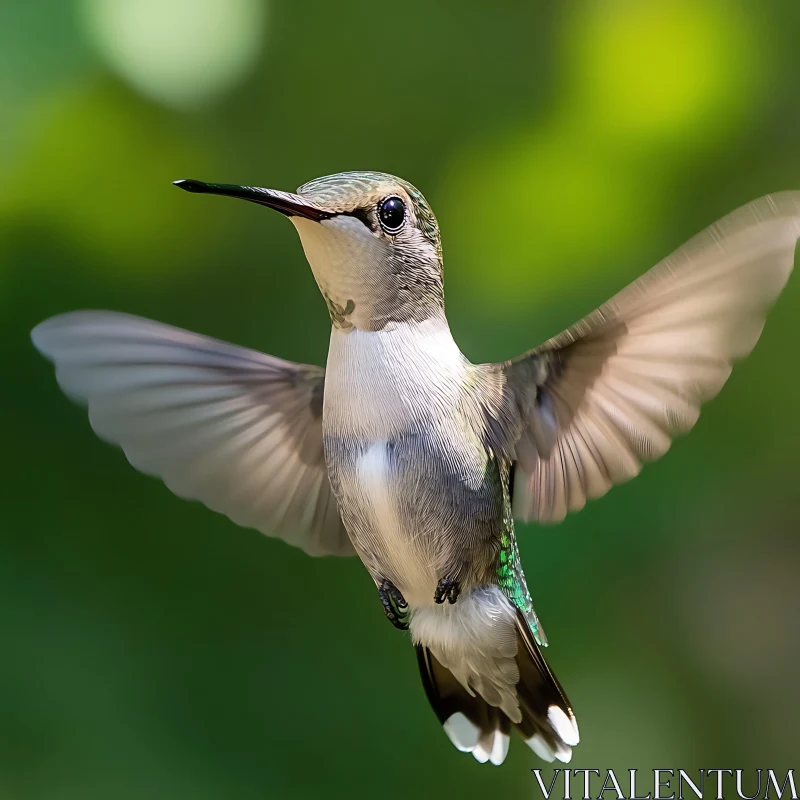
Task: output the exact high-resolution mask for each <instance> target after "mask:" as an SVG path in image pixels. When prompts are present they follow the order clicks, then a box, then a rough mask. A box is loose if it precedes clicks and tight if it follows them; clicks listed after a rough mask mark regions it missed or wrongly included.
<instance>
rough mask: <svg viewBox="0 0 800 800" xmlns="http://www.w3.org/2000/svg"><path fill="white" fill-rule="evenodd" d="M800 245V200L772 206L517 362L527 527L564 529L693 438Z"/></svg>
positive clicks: (746, 216) (781, 197) (775, 200)
mask: <svg viewBox="0 0 800 800" xmlns="http://www.w3.org/2000/svg"><path fill="white" fill-rule="evenodd" d="M798 236H800V192H782V193H780V194H775V195H769V196H767V197H762V198H761V199H760V200H756V201H755V202H753V203H750V204H748V205H746V206H744V207H743V208H740V209H739V210H738V211H734V212H733V213H732V214H729V215H728V216H727V217H725V218H724V219H722V220H720V221H719V222H718V223H716V224H715V225H712V226H711V227H710V228H708V229H706V230H705V231H703V232H702V233H699V234H698V235H697V236H695V237H694V238H693V239H691V240H690V241H689V242H688V243H687V244H685V245H684V246H683V247H681V248H680V249H679V250H677V251H676V252H675V253H673V254H672V255H671V256H670V257H669V258H667V259H665V260H664V261H662V262H661V263H660V264H658V265H656V266H655V267H653V268H652V269H651V270H650V271H649V272H647V273H646V274H645V275H643V276H642V277H641V278H639V280H637V281H634V282H633V283H632V284H631V285H630V286H628V287H627V288H626V289H623V290H622V291H621V292H620V293H619V294H617V295H616V296H615V297H612V298H611V300H609V301H608V302H607V303H605V305H602V306H600V308H598V309H597V311H595V312H593V313H592V314H590V315H589V316H587V317H585V318H584V319H583V320H581V321H580V322H578V323H577V324H576V325H573V326H572V327H571V328H569V329H567V330H566V331H564V332H563V333H561V334H559V335H558V336H556V337H554V338H553V339H550V341H548V342H545V343H544V344H543V345H541V346H540V347H537V348H536V349H535V350H531V351H530V352H528V353H525V354H524V355H522V356H520V357H519V358H516V359H514V360H513V361H509V362H506V364H504V365H503V370H504V371H505V374H506V378H507V381H508V387H509V389H510V390H511V393H512V395H513V397H514V401H515V405H516V408H517V411H518V414H519V418H518V419H519V422H520V423H521V428H522V435H521V436H520V438H519V440H518V441H517V443H516V463H517V466H516V471H515V481H514V515H515V516H516V517H517V518H518V519H522V520H537V521H539V522H558V521H559V520H561V519H563V518H564V516H565V515H566V514H567V512H568V511H577V510H578V509H580V508H582V507H583V505H584V504H585V503H586V501H587V499H590V498H593V497H600V496H601V495H603V494H605V493H606V492H607V491H608V490H609V489H610V488H611V486H612V485H613V484H615V483H621V482H622V481H625V480H628V479H630V478H632V477H633V476H634V475H636V474H637V473H638V472H639V469H640V468H641V464H642V463H643V462H645V461H652V460H654V459H656V458H659V457H660V456H662V455H663V454H664V453H665V452H666V451H667V449H668V448H669V446H670V442H671V439H672V437H673V436H675V435H678V434H681V433H685V432H686V431H688V430H689V429H690V428H691V427H692V426H693V425H694V423H695V422H696V421H697V418H698V415H699V413H700V404H701V403H703V402H705V401H706V400H709V399H711V398H712V397H714V395H716V393H717V392H718V391H719V390H720V389H721V388H722V385H723V384H724V383H725V381H726V379H727V378H728V375H729V374H730V371H731V363H732V362H733V361H734V360H735V359H737V358H741V357H742V356H745V355H747V353H749V352H750V350H751V349H752V348H753V346H754V345H755V343H756V341H757V340H758V337H759V335H760V334H761V329H762V327H763V326H764V317H765V315H766V312H767V309H768V308H769V306H770V305H771V304H772V303H773V301H774V300H775V298H776V297H777V296H778V293H779V292H780V291H781V289H782V288H783V287H784V285H785V284H786V281H787V279H788V278H789V273H790V272H791V271H792V265H793V264H794V253H795V246H796V244H797V239H798Z"/></svg>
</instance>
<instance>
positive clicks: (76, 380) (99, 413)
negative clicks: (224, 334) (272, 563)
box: [31, 311, 354, 555]
mask: <svg viewBox="0 0 800 800" xmlns="http://www.w3.org/2000/svg"><path fill="white" fill-rule="evenodd" d="M31 336H32V338H33V342H34V344H35V345H36V347H37V348H38V349H39V350H40V351H41V352H42V353H43V354H44V355H45V356H46V357H47V358H48V359H50V360H51V361H52V362H53V363H54V364H55V366H56V377H57V379H58V382H59V384H60V385H61V388H62V389H63V390H64V392H66V394H67V395H69V396H70V397H72V398H73V399H75V400H77V401H79V402H82V403H88V406H89V420H90V422H91V425H92V427H93V428H94V430H95V432H96V433H97V434H98V435H99V436H100V437H102V438H103V439H106V440H107V441H110V442H113V443H114V444H118V445H120V446H121V447H122V449H123V450H124V451H125V454H126V455H127V457H128V460H129V461H130V462H131V464H132V465H133V466H134V467H136V468H137V469H139V470H141V471H142V472H146V473H148V474H151V475H157V476H159V477H161V478H162V479H163V480H164V483H165V484H166V485H167V486H168V487H169V488H170V489H171V490H172V491H173V492H174V493H175V494H177V495H178V496H180V497H185V498H191V499H196V500H201V501H202V502H203V503H204V504H205V505H207V506H208V507H209V508H211V509H213V510H214V511H219V512H221V513H223V514H225V515H227V516H228V517H230V518H231V519H232V520H233V521H234V522H236V523H237V524H239V525H243V526H245V527H250V528H256V529H258V530H260V531H261V532H262V533H265V534H268V535H270V536H278V537H280V538H281V539H283V540H285V541H287V542H289V543H290V544H293V545H296V546H297V547H300V548H302V549H303V550H305V551H306V552H307V553H309V554H311V555H352V554H353V552H354V551H353V548H352V545H351V544H350V540H349V539H348V536H347V533H346V532H345V529H344V526H343V525H342V522H341V519H340V517H339V509H338V506H337V504H336V499H335V498H334V496H333V492H332V490H331V485H330V481H329V479H328V473H327V470H326V468H325V460H324V456H323V451H322V424H321V423H322V393H323V383H324V378H325V371H324V370H323V369H321V368H320V367H312V366H306V365H303V364H293V363H291V362H289V361H283V360H281V359H278V358H273V357H272V356H267V355H264V354H262V353H258V352H256V351H254V350H247V349H245V348H243V347H237V346H235V345H231V344H226V343H225V342H221V341H218V340H217V339H211V338H209V337H206V336H200V335H198V334H195V333H189V332H188V331H183V330H180V329H179V328H173V327H171V326H169V325H163V324H161V323H158V322H153V321H151V320H147V319H142V318H141V317H134V316H131V315H128V314H118V313H113V312H109V311H77V312H74V313H71V314H64V315H61V316H58V317H53V318H52V319H49V320H46V321H45V322H43V323H41V325H38V326H37V327H36V328H35V329H34V330H33V332H32V334H31Z"/></svg>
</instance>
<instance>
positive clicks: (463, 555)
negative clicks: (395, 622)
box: [326, 433, 502, 608]
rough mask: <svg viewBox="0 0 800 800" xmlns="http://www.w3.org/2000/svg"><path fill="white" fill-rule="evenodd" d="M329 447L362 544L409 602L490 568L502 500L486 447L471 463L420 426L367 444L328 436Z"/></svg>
mask: <svg viewBox="0 0 800 800" xmlns="http://www.w3.org/2000/svg"><path fill="white" fill-rule="evenodd" d="M326 455H327V460H328V470H329V473H330V476H331V482H332V485H333V487H334V491H335V493H336V495H337V499H338V501H339V508H340V510H341V514H342V519H343V521H344V524H345V527H346V528H347V531H348V533H349V535H350V538H351V540H352V542H353V545H354V547H355V549H356V551H357V552H358V554H359V556H360V557H361V560H362V561H363V562H364V564H365V566H366V567H367V569H368V570H369V571H370V573H371V574H372V577H373V578H374V579H375V580H376V581H377V582H381V581H382V580H384V579H388V580H390V581H391V582H392V583H393V584H394V585H395V586H396V587H397V588H398V589H399V590H400V591H401V592H402V593H403V595H404V597H405V599H406V601H407V602H408V603H409V605H411V606H412V607H416V608H419V607H424V606H428V605H432V604H433V603H434V600H433V597H434V593H435V591H436V586H437V583H438V582H439V580H440V579H441V578H444V577H451V576H453V573H454V572H455V573H457V577H458V578H459V580H461V581H463V583H464V584H465V586H466V585H469V584H471V583H476V582H480V581H481V579H482V578H483V577H485V575H486V574H487V570H488V572H491V564H492V563H493V561H494V558H495V556H496V552H497V548H496V544H497V542H498V541H499V533H500V524H501V521H502V507H501V498H500V497H498V496H497V495H496V493H495V492H494V488H495V487H494V486H492V485H487V483H486V480H485V474H486V461H485V458H483V460H482V459H481V456H480V454H475V456H476V457H475V458H474V459H473V460H474V463H472V464H470V463H468V461H469V460H468V459H465V458H463V454H458V453H454V452H453V451H451V450H447V449H446V447H445V446H444V445H443V444H441V443H440V442H438V441H436V440H434V439H432V438H431V437H429V436H425V435H422V434H419V433H416V434H406V435H402V436H398V437H395V438H391V439H381V440H375V441H371V442H368V443H364V444H361V445H355V444H352V443H348V442H347V441H346V440H342V439H326ZM459 455H461V456H462V457H460V458H459ZM481 460H482V463H481Z"/></svg>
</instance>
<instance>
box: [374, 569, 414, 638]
mask: <svg viewBox="0 0 800 800" xmlns="http://www.w3.org/2000/svg"><path fill="white" fill-rule="evenodd" d="M378 596H379V597H380V599H381V603H382V604H383V613H384V614H385V615H386V619H388V620H389V622H391V623H392V625H394V627H395V628H397V629H398V630H401V631H407V630H408V603H407V602H406V599H405V597H403V595H402V593H401V592H400V590H399V589H398V588H397V587H396V586H395V585H394V584H393V583H392V582H391V581H390V580H386V579H385V578H384V580H383V581H382V582H381V584H380V586H378Z"/></svg>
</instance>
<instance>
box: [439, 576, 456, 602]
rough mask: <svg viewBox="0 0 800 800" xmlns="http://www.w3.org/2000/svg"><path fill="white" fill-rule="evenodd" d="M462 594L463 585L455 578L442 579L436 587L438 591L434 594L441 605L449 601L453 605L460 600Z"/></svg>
mask: <svg viewBox="0 0 800 800" xmlns="http://www.w3.org/2000/svg"><path fill="white" fill-rule="evenodd" d="M460 594H461V584H460V583H459V582H458V581H457V580H456V579H455V578H442V579H441V580H440V581H439V583H438V584H437V585H436V591H435V592H434V593H433V599H434V601H435V602H437V603H439V604H441V603H444V601H445V600H447V602H448V603H450V604H451V605H452V604H453V603H455V601H456V600H458V596H459V595H460Z"/></svg>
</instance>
